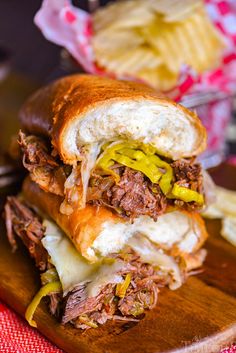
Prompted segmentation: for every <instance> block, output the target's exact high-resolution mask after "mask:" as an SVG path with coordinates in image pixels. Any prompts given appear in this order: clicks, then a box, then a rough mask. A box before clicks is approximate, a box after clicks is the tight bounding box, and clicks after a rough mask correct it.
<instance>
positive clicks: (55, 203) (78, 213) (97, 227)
mask: <svg viewBox="0 0 236 353" xmlns="http://www.w3.org/2000/svg"><path fill="white" fill-rule="evenodd" d="M23 195H24V198H25V200H26V201H27V202H28V203H29V204H30V205H32V206H35V207H36V208H37V209H39V211H40V213H43V214H45V216H46V217H48V216H49V217H50V218H52V219H53V220H54V221H55V222H56V223H57V224H58V225H59V227H61V229H62V230H63V231H64V232H65V233H66V235H67V236H68V237H69V238H70V239H71V241H72V242H73V243H74V245H75V247H76V249H77V250H78V251H79V252H80V253H81V254H82V255H83V256H84V257H86V258H87V259H88V260H90V261H93V260H94V259H93V258H92V257H90V256H89V254H88V253H87V249H88V248H89V247H90V246H91V245H92V243H93V242H94V240H95V239H96V237H97V235H98V234H99V233H100V231H101V228H102V225H103V223H104V222H106V221H109V220H110V221H113V222H116V221H119V222H122V219H120V217H118V216H116V215H115V214H113V213H112V212H111V211H110V210H108V209H106V208H104V207H94V206H91V205H86V207H85V208H84V209H77V210H75V211H74V212H73V213H72V214H71V215H69V216H67V215H64V214H62V213H61V212H60V204H61V202H62V198H61V197H60V196H57V195H54V194H51V193H49V192H45V191H43V190H42V189H40V187H39V186H38V185H37V184H36V183H35V182H34V181H32V180H31V179H30V177H29V176H28V177H27V178H26V179H25V181H24V183H23Z"/></svg>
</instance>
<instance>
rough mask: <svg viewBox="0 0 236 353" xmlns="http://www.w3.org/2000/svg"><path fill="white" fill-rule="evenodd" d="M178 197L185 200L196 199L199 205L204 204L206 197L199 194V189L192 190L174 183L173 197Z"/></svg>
mask: <svg viewBox="0 0 236 353" xmlns="http://www.w3.org/2000/svg"><path fill="white" fill-rule="evenodd" d="M172 196H173V198H176V199H180V200H183V201H184V202H192V201H195V202H196V203H198V204H199V205H203V203H204V197H203V195H201V194H199V193H198V192H197V191H194V190H190V189H188V188H185V187H183V186H180V185H178V184H176V183H175V184H174V186H173V189H172V190H171V198H172Z"/></svg>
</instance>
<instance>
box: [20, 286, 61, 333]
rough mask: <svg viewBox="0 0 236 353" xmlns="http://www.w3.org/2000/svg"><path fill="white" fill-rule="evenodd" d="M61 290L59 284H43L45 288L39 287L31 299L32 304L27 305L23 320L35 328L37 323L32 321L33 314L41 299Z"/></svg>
mask: <svg viewBox="0 0 236 353" xmlns="http://www.w3.org/2000/svg"><path fill="white" fill-rule="evenodd" d="M61 290H62V287H61V282H59V281H57V282H51V283H47V284H45V286H43V287H41V288H40V290H39V291H38V293H37V294H36V295H35V297H34V298H33V300H32V302H31V303H30V304H29V306H28V308H27V310H26V312H25V318H26V320H27V321H28V323H29V324H30V326H33V327H37V323H36V322H35V321H34V320H33V316H34V313H35V311H36V309H37V307H38V305H39V303H40V301H41V299H42V298H43V297H45V296H46V295H48V294H50V293H54V292H60V291H61Z"/></svg>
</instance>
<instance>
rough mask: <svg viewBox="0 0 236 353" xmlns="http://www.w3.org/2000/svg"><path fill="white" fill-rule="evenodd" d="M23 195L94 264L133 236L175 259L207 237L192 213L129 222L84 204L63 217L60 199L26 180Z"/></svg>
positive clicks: (198, 246)
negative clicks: (143, 238)
mask: <svg viewBox="0 0 236 353" xmlns="http://www.w3.org/2000/svg"><path fill="white" fill-rule="evenodd" d="M23 195H24V198H25V199H26V201H28V202H29V203H30V204H31V205H32V206H35V207H36V208H37V209H38V210H40V212H41V213H44V214H45V216H46V217H50V218H51V219H52V220H53V221H54V222H56V223H57V225H58V226H59V227H60V228H61V229H62V230H63V231H64V232H65V234H66V235H67V236H68V237H69V238H70V239H71V240H72V242H73V243H74V245H75V247H76V248H77V250H78V251H79V252H80V253H81V254H82V255H83V256H84V257H85V258H87V259H88V260H89V261H91V262H95V261H97V257H96V253H97V252H98V253H100V254H101V255H103V256H107V255H108V254H109V253H112V252H117V251H119V250H121V249H122V248H123V246H124V245H125V244H126V243H127V241H128V240H129V238H130V237H132V236H133V235H134V234H139V233H140V234H143V235H144V236H146V237H147V238H149V239H150V240H151V241H152V242H153V243H155V244H157V245H158V246H159V247H161V248H162V247H163V249H169V250H171V251H172V252H173V254H174V255H176V256H177V255H178V254H179V253H186V254H190V253H194V252H196V251H197V250H198V249H199V248H200V247H201V246H202V244H203V243H204V241H205V239H206V238H207V231H206V228H205V225H204V222H203V220H202V218H201V216H200V215H199V214H198V213H194V212H191V213H190V212H187V211H174V212H170V213H166V214H164V215H162V216H160V217H159V218H158V221H157V222H155V221H154V220H153V219H152V218H150V217H148V216H142V217H139V218H136V219H135V220H134V222H133V223H130V222H128V221H126V220H124V219H122V218H120V217H118V216H117V215H115V214H113V213H112V212H111V211H110V210H109V209H106V208H105V207H95V206H91V205H87V206H86V207H85V208H84V209H83V210H75V211H74V213H72V214H71V215H69V216H66V215H63V214H61V213H60V203H61V197H59V196H57V195H53V194H51V193H47V192H45V191H43V190H41V189H40V188H39V186H38V185H37V184H36V183H34V182H33V181H31V179H30V178H29V177H27V178H26V180H25V181H24V184H23Z"/></svg>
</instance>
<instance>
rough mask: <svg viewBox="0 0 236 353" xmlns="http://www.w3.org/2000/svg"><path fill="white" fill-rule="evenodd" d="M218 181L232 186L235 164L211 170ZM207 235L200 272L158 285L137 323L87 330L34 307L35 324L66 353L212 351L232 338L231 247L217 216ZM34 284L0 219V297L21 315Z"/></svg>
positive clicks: (235, 328) (235, 303) (235, 267)
mask: <svg viewBox="0 0 236 353" xmlns="http://www.w3.org/2000/svg"><path fill="white" fill-rule="evenodd" d="M213 175H214V177H215V179H216V180H217V181H218V183H219V184H221V185H223V186H228V187H230V188H232V189H233V188H234V189H236V169H234V168H231V167H228V166H223V167H221V168H218V169H217V170H216V171H214V172H213ZM207 227H208V230H209V233H210V238H209V240H208V241H207V244H206V248H207V250H208V256H207V259H206V262H205V264H204V272H203V273H202V274H200V275H198V276H195V277H191V278H189V279H188V281H187V283H186V284H184V285H183V286H182V287H181V288H180V289H178V290H176V291H170V290H168V289H163V290H162V291H161V293H160V295H159V303H158V306H157V308H156V309H154V310H152V311H149V312H147V313H146V316H145V318H144V319H143V320H141V321H140V322H139V323H138V324H137V323H125V322H120V323H118V322H108V323H107V324H105V325H104V326H101V327H99V328H98V329H91V330H88V331H87V332H82V331H80V330H76V329H74V328H73V327H72V326H70V325H69V324H68V325H66V326H62V325H60V324H59V323H57V322H56V320H55V319H54V318H53V317H51V316H50V315H49V314H48V311H47V308H46V306H45V304H44V303H41V304H40V306H39V308H38V309H37V312H36V315H35V319H36V321H37V323H38V329H39V331H40V332H42V333H43V334H44V335H45V336H46V337H48V339H49V340H51V341H52V342H54V343H55V344H57V345H58V347H60V348H62V349H64V350H65V351H66V352H68V353H75V352H80V353H85V352H86V353H88V352H95V353H156V352H170V351H171V352H172V351H173V352H178V353H180V352H181V353H182V352H191V353H195V352H198V353H205V352H206V353H213V352H217V353H218V352H219V351H220V349H222V348H224V347H225V346H226V345H228V344H230V343H232V342H233V341H234V340H236V248H234V247H233V246H231V245H230V244H229V243H227V242H226V241H225V240H224V239H223V238H221V237H220V235H219V229H220V222H219V221H208V222H207ZM38 288H39V276H38V273H37V270H36V269H35V268H34V264H33V262H32V261H31V259H30V258H29V256H28V255H27V252H26V251H25V249H24V248H23V246H20V247H19V249H18V251H17V252H16V253H15V254H12V252H11V249H10V246H9V245H8V243H7V240H6V236H5V230H4V227H3V225H0V298H1V299H2V300H3V301H5V302H6V303H7V304H9V306H11V307H12V308H13V309H15V310H16V311H17V312H18V313H19V314H20V315H22V316H24V312H25V309H26V307H27V305H28V304H29V302H30V300H31V299H32V297H33V295H34V294H35V292H36V291H37V290H38Z"/></svg>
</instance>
